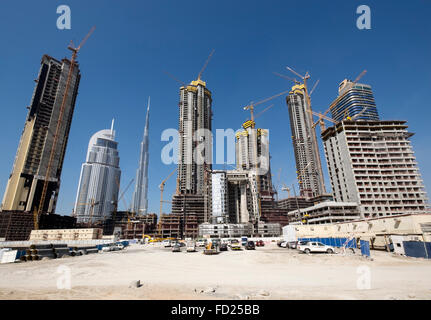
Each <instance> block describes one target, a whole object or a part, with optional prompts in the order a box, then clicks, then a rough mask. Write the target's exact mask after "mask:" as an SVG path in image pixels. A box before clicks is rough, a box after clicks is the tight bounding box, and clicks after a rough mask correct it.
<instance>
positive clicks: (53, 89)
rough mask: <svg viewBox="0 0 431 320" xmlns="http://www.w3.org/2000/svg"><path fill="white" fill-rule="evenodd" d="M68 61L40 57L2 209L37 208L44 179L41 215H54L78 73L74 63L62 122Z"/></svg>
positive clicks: (46, 56)
mask: <svg viewBox="0 0 431 320" xmlns="http://www.w3.org/2000/svg"><path fill="white" fill-rule="evenodd" d="M70 66H71V62H70V60H68V59H63V60H61V61H58V60H56V59H54V58H52V57H50V56H48V55H44V56H43V57H42V61H41V67H40V70H39V76H38V79H37V80H36V87H35V89H34V92H33V97H32V100H31V104H30V106H29V107H28V109H29V112H28V115H27V119H26V122H25V125H24V130H23V132H22V135H21V140H20V142H19V146H18V150H17V153H16V156H15V162H14V165H13V170H12V173H11V175H10V177H9V181H8V184H7V187H6V191H5V194H4V197H3V203H2V210H16V211H34V210H35V209H37V208H39V202H40V199H41V194H42V190H43V185H44V182H45V181H46V180H48V186H47V193H46V197H45V201H44V203H43V207H42V208H43V210H42V211H43V212H54V211H55V207H56V203H57V197H58V192H59V189H60V176H61V170H62V167H63V160H64V156H65V152H66V146H67V141H68V137H69V131H70V126H71V123H72V116H73V111H74V109H75V102H76V97H77V95H78V87H79V81H80V78H81V74H80V71H79V66H78V64H76V63H75V64H74V67H73V68H72V72H71V75H70V82H69V83H70V86H69V90H68V92H67V96H66V97H65V100H64V101H65V103H64V109H63V115H62V119H59V116H60V113H61V112H60V110H61V105H62V102H63V97H64V95H65V88H66V82H67V78H68V74H69V69H70ZM58 122H60V127H59V130H58V135H57V143H56V144H55V150H53V152H54V153H53V156H54V157H53V161H52V162H51V169H50V170H49V173H50V174H49V177H47V176H46V174H47V171H48V170H47V169H48V168H47V167H48V163H49V162H50V161H49V159H50V155H51V150H52V149H53V145H54V143H53V142H54V138H55V137H54V135H55V134H56V128H57V123H58Z"/></svg>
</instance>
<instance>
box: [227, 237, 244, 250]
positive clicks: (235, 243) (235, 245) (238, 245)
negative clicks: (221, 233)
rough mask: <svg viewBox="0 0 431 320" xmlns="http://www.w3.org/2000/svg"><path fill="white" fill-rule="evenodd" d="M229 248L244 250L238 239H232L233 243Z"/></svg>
mask: <svg viewBox="0 0 431 320" xmlns="http://www.w3.org/2000/svg"><path fill="white" fill-rule="evenodd" d="M229 247H230V249H231V250H242V247H241V244H240V243H239V241H238V240H236V239H232V241H231V242H230V244H229Z"/></svg>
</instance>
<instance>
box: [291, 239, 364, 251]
mask: <svg viewBox="0 0 431 320" xmlns="http://www.w3.org/2000/svg"><path fill="white" fill-rule="evenodd" d="M298 241H315V242H321V243H323V244H324V245H327V246H332V247H336V248H341V247H344V244H345V243H346V242H347V245H346V248H354V249H357V248H358V245H357V243H356V239H355V238H353V239H350V240H349V238H298Z"/></svg>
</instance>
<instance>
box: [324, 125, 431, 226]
mask: <svg viewBox="0 0 431 320" xmlns="http://www.w3.org/2000/svg"><path fill="white" fill-rule="evenodd" d="M412 135H413V134H412V133H410V132H408V131H407V125H406V122H405V121H347V120H345V121H342V122H339V123H338V124H336V125H335V126H333V127H330V128H328V129H326V130H325V131H324V132H323V133H322V139H323V141H324V146H325V153H326V161H327V163H328V170H329V176H330V178H331V185H332V193H333V197H334V200H335V201H337V202H356V203H357V204H358V205H359V208H360V213H361V218H372V217H382V216H390V215H397V214H404V213H423V212H426V211H427V210H428V208H429V206H428V203H427V200H428V198H427V194H426V192H425V188H424V184H423V181H422V178H421V175H420V173H419V168H418V166H417V162H416V158H415V155H414V153H413V148H412V146H411V142H410V140H409V138H410V137H411V136H412Z"/></svg>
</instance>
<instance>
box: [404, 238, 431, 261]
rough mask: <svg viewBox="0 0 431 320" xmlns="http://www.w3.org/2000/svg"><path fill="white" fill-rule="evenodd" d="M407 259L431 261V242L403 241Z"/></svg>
mask: <svg viewBox="0 0 431 320" xmlns="http://www.w3.org/2000/svg"><path fill="white" fill-rule="evenodd" d="M403 246H404V253H405V255H406V256H407V257H414V258H425V259H431V242H422V241H403Z"/></svg>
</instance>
